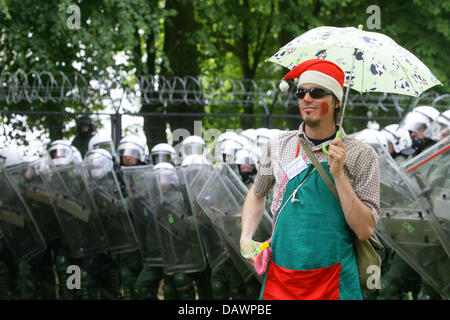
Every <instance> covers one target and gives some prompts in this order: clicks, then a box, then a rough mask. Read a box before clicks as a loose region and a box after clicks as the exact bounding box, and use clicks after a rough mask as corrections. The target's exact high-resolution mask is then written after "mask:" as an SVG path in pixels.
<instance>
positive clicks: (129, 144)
mask: <svg viewBox="0 0 450 320" xmlns="http://www.w3.org/2000/svg"><path fill="white" fill-rule="evenodd" d="M146 145H147V141H146V139H145V138H141V137H138V136H135V135H127V136H125V137H123V138H122V139H121V140H120V143H119V147H118V148H117V151H118V153H119V157H120V164H121V165H122V166H133V165H139V164H143V163H145V148H146Z"/></svg>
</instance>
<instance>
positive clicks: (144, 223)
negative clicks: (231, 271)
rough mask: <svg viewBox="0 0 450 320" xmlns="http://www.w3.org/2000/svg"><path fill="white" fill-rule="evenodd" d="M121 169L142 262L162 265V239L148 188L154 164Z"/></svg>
mask: <svg viewBox="0 0 450 320" xmlns="http://www.w3.org/2000/svg"><path fill="white" fill-rule="evenodd" d="M121 170H122V175H123V180H124V183H125V185H126V192H127V200H128V201H127V202H128V203H129V208H130V211H131V218H132V221H133V225H134V230H135V232H136V236H137V240H138V244H139V250H140V251H141V255H142V262H143V263H144V264H145V265H149V266H155V267H162V266H164V261H163V253H162V252H163V245H162V239H161V234H160V232H159V229H158V227H157V223H156V217H155V210H156V207H154V204H153V203H152V202H150V197H151V194H150V190H149V188H148V179H149V174H150V172H151V170H152V166H151V165H147V166H135V167H122V168H121Z"/></svg>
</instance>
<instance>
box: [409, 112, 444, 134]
mask: <svg viewBox="0 0 450 320" xmlns="http://www.w3.org/2000/svg"><path fill="white" fill-rule="evenodd" d="M438 116H439V111H438V110H436V109H435V108H433V107H430V106H420V107H416V108H414V109H413V110H412V111H411V112H409V113H408V114H407V115H406V117H405V119H404V120H403V121H402V123H401V124H400V128H404V129H406V130H408V131H412V132H421V133H423V132H424V131H425V130H426V128H428V127H429V126H430V125H431V123H432V122H433V121H434V120H435V119H436V118H437V117H438Z"/></svg>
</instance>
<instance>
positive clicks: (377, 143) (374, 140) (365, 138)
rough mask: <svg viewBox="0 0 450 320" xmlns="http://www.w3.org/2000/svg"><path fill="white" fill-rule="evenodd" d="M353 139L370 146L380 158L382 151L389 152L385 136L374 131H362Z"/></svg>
mask: <svg viewBox="0 0 450 320" xmlns="http://www.w3.org/2000/svg"><path fill="white" fill-rule="evenodd" d="M354 138H355V139H357V140H359V141H362V142H364V143H367V144H368V145H370V146H371V147H372V148H373V149H374V150H375V151H376V153H377V154H378V156H381V155H382V154H383V151H385V152H388V151H389V148H388V141H387V139H386V136H385V135H384V134H382V133H381V132H380V131H378V130H376V129H364V130H362V131H360V132H357V133H356V134H355V135H354Z"/></svg>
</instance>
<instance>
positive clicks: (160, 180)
mask: <svg viewBox="0 0 450 320" xmlns="http://www.w3.org/2000/svg"><path fill="white" fill-rule="evenodd" d="M150 177H151V178H150V180H151V181H154V183H152V184H151V185H150V188H151V202H153V203H154V204H155V206H156V208H157V210H156V219H157V221H158V227H159V229H160V232H161V236H162V240H163V243H164V248H165V250H164V252H163V257H164V260H165V262H166V265H165V267H164V273H166V274H173V273H176V272H197V271H202V270H204V269H205V267H206V259H205V256H204V254H203V247H202V241H201V238H200V233H199V231H198V227H197V223H196V217H195V216H194V215H193V214H192V211H191V208H190V205H189V198H188V195H187V191H186V185H185V184H184V179H183V176H182V174H181V173H180V172H179V171H178V170H176V169H173V170H172V169H166V168H160V169H156V170H153V171H152V172H151V174H150Z"/></svg>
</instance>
